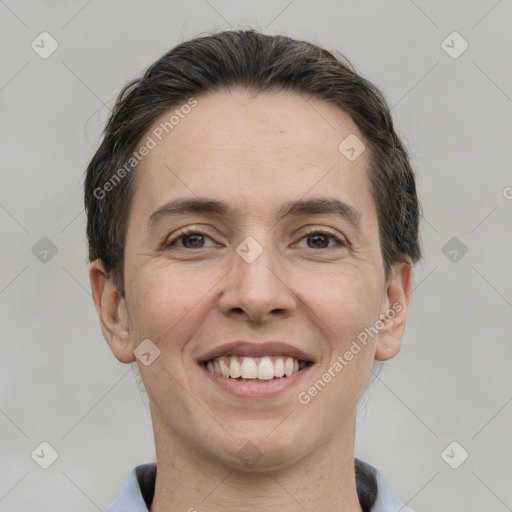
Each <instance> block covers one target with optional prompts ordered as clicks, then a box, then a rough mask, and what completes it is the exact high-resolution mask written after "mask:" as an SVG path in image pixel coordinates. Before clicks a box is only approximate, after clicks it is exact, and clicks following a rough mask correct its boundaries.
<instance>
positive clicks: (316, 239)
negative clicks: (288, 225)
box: [301, 228, 348, 249]
mask: <svg viewBox="0 0 512 512" xmlns="http://www.w3.org/2000/svg"><path fill="white" fill-rule="evenodd" d="M304 239H307V240H308V242H309V241H311V244H309V243H308V249H333V248H334V247H336V246H338V247H347V245H348V244H347V243H346V242H345V241H344V240H343V239H342V238H341V237H340V236H339V234H338V233H337V232H336V231H334V230H333V231H331V230H329V229H326V228H322V229H318V228H312V229H310V230H309V231H308V232H307V233H306V234H305V235H304V236H303V237H302V238H301V240H304ZM329 239H331V240H334V241H335V242H336V243H335V246H334V247H333V246H331V247H329V241H330V240H329Z"/></svg>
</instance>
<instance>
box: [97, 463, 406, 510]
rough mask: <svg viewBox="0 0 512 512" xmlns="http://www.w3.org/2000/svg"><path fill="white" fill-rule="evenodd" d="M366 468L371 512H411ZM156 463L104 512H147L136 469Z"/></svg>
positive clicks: (132, 475) (129, 482) (132, 476)
mask: <svg viewBox="0 0 512 512" xmlns="http://www.w3.org/2000/svg"><path fill="white" fill-rule="evenodd" d="M361 462H362V464H364V465H365V466H366V467H369V468H371V469H373V471H374V472H375V475H376V477H377V487H378V494H377V501H376V502H375V504H374V506H373V507H372V510H371V512H412V511H411V510H410V509H409V508H407V507H406V506H405V505H404V504H403V503H402V502H401V501H400V500H399V499H398V497H397V496H396V495H395V493H394V492H393V491H392V489H391V487H390V486H389V484H388V482H387V480H386V479H385V478H384V475H383V474H382V473H381V472H380V471H379V470H378V469H376V468H374V467H373V466H370V465H369V464H368V463H366V462H363V461H361ZM155 467H156V463H155V462H152V463H149V464H141V465H139V466H136V467H135V468H133V469H132V470H131V472H130V474H129V475H128V478H127V479H126V481H125V483H124V485H123V487H122V489H121V492H120V493H119V495H118V496H117V498H116V499H115V500H114V502H113V503H112V504H111V505H110V506H109V507H108V508H107V509H106V510H105V512H148V508H147V506H146V503H145V502H144V498H143V497H142V492H141V487H140V485H141V483H140V482H139V479H138V478H137V469H138V468H141V469H143V470H144V469H150V468H151V469H155Z"/></svg>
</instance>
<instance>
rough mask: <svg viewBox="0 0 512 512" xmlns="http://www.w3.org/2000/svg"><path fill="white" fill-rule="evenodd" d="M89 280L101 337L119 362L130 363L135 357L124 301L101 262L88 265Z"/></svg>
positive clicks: (97, 261) (96, 261)
mask: <svg viewBox="0 0 512 512" xmlns="http://www.w3.org/2000/svg"><path fill="white" fill-rule="evenodd" d="M89 280H90V282H91V290H92V296H93V299H94V305H95V306H96V311H97V313H98V317H99V320H100V325H101V331H102V332H103V337H104V338H105V340H106V341H107V343H108V344H109V346H110V350H112V353H113V354H114V355H115V356H116V358H117V359H118V360H119V361H121V362H122V363H132V362H133V361H135V355H134V353H133V350H134V347H133V345H132V340H131V336H130V320H129V318H128V310H127V309H126V301H125V299H123V298H122V297H121V294H120V293H119V292H118V291H117V288H116V287H115V286H114V284H113V282H112V280H111V279H110V278H109V276H108V275H107V272H106V271H105V268H104V266H103V263H102V262H101V260H95V261H93V262H92V263H91V264H90V266H89Z"/></svg>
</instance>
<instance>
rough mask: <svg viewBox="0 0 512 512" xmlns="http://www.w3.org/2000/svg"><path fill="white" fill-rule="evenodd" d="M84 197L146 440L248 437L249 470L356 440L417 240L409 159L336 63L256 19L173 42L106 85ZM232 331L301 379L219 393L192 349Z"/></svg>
mask: <svg viewBox="0 0 512 512" xmlns="http://www.w3.org/2000/svg"><path fill="white" fill-rule="evenodd" d="M85 205H86V210H87V215H88V224H87V236H88V242H89V259H90V262H91V266H90V278H91V285H92V289H93V296H94V300H95V303H96V307H97V310H98V314H99V318H100V323H101V327H102V330H103V333H104V336H105V338H106V340H107V341H108V343H109V345H110V348H111V349H112V352H113V353H114V355H115V356H116V357H117V358H118V359H119V360H120V361H122V362H124V363H131V362H134V361H137V364H138V366H139V369H140V372H141V377H142V380H143V382H144V386H145V388H146V390H147V392H148V396H149V399H150V403H151V412H152V416H153V423H154V426H155V424H156V425H157V427H155V428H157V429H158V432H159V434H158V435H157V436H156V437H157V441H158V439H159V438H160V439H163V438H167V439H173V440H179V441H180V443H179V448H178V447H177V448H175V449H176V450H183V451H187V453H189V454H190V453H192V452H194V453H196V454H200V455H201V456H203V457H206V458H209V460H211V461H212V463H217V462H219V461H220V462H222V463H224V464H228V465H231V466H237V467H239V468H242V469H248V468H247V465H244V461H243V457H241V456H240V453H241V451H242V453H243V450H244V449H246V450H247V449H248V448H247V446H248V442H249V441H250V442H251V445H252V446H256V447H257V450H258V452H259V453H260V454H261V455H262V456H261V457H260V458H261V460H259V462H258V464H256V465H252V466H251V470H253V471H256V470H257V469H260V470H266V469H275V468H277V467H278V466H279V467H284V466H286V465H290V464H293V463H294V462H297V461H299V460H301V459H303V458H304V457H311V456H312V454H319V453H327V451H328V450H329V449H330V448H332V444H333V443H338V445H340V446H341V445H342V444H344V443H346V442H348V440H349V439H350V438H351V437H352V438H353V428H354V418H355V406H356V404H357V401H358V400H359V398H360V396H361V394H362V392H363V390H364V388H365V386H366V383H367V382H368V379H369V376H370V374H371V369H372V364H373V362H374V361H375V360H382V361H384V360H387V359H389V358H391V357H393V356H394V355H396V354H397V353H398V351H399V348H400V340H401V338H402V336H403V332H404V329H405V321H406V315H407V307H408V304H409V295H410V292H411V285H412V265H413V264H414V263H415V262H416V261H418V260H419V258H420V245H419V236H418V223H419V205H418V200H417V196H416V189H415V181H414V174H413V171H412V169H411V166H410V163H409V159H408V155H407V152H406V150H405V148H404V146H403V144H402V143H401V141H400V140H399V138H398V136H397V134H396V133H395V130H394V127H393V123H392V119H391V116H390V112H389V108H388V106H387V104H386V102H385V100H384V98H383V96H382V94H381V93H380V92H379V91H378V90H377V89H376V88H375V87H374V86H373V85H372V84H371V83H370V82H368V81H367V80H365V79H364V78H362V77H361V76H360V75H358V74H357V73H356V72H355V71H354V70H353V68H352V66H351V65H350V64H349V63H348V61H346V60H345V59H344V58H342V57H341V56H340V57H336V56H334V55H333V54H332V53H330V52H328V51H327V50H325V49H322V48H319V47H318V46H315V45H313V44H311V43H308V42H304V41H297V40H294V39H291V38H288V37H284V36H268V35H263V34H260V33H257V32H255V31H252V30H250V31H239V32H235V31H233V32H222V33H217V34H214V35H210V36H205V37H201V38H197V39H194V40H191V41H188V42H185V43H182V44H180V45H178V46H177V47H176V48H174V49H172V50H171V51H169V52H168V53H166V54H165V55H164V56H163V57H162V58H160V59H159V60H158V61H157V62H155V63H154V64H153V65H151V66H150V67H149V69H148V70H147V71H146V73H145V74H144V76H143V77H142V78H140V79H137V80H134V81H133V82H131V83H130V84H128V85H127V86H126V87H125V88H124V89H123V90H122V92H121V93H120V95H119V97H118V100H117V102H116V104H115V106H114V109H113V111H112V113H111V116H110V118H109V121H108V123H107V126H106V129H105V133H104V138H103V141H102V143H101V145H100V147H99V149H98V151H97V152H96V154H95V155H94V157H93V159H92V160H91V162H90V164H89V166H88V168H87V175H86V179H85ZM178 207H179V208H178ZM178 210H179V211H178ZM364 333H366V335H365V334H364ZM144 340H150V341H149V345H147V346H146V345H144V347H149V348H145V349H144V350H145V353H147V352H148V350H149V352H150V356H149V357H147V359H146V361H143V360H142V359H141V358H140V353H139V358H136V356H135V354H137V347H139V346H143V345H141V343H142V342H143V341H144ZM239 340H244V341H249V342H251V343H252V344H253V345H258V344H260V345H261V344H263V343H265V342H269V341H279V342H283V343H286V344H289V345H291V346H293V347H294V348H295V349H297V350H300V351H301V352H302V353H303V355H304V357H303V359H307V361H305V362H306V363H307V366H306V368H305V369H304V370H301V372H304V373H303V374H301V372H299V373H298V374H297V377H294V378H296V379H297V384H296V385H293V386H291V387H289V388H288V389H286V390H285V391H283V392H280V393H277V394H275V395H272V396H269V397H267V398H265V399H262V398H258V397H251V398H248V397H247V396H245V395H244V396H242V394H237V393H236V392H232V390H231V391H227V390H226V389H224V388H223V387H222V386H219V385H217V384H215V383H214V382H213V381H211V380H209V379H210V377H209V376H208V375H207V373H206V372H208V370H207V369H206V364H207V361H206V359H205V358H208V356H209V355H211V351H212V350H214V349H218V348H220V347H222V346H223V345H225V344H226V343H230V342H234V341H239ZM146 343H148V342H146ZM230 350H231V351H232V353H235V352H236V350H237V349H236V348H231V349H230ZM275 350H277V352H278V349H272V353H270V354H269V355H271V356H279V353H277V352H276V351H275ZM349 352H350V353H351V354H352V355H350V354H349ZM155 356H157V357H155ZM148 359H149V360H152V362H151V364H145V363H146V362H147V360H148ZM210 359H211V358H210ZM329 375H330V377H329ZM299 376H300V377H299ZM219 378H220V377H219ZM222 378H223V377H222ZM284 378H289V377H284ZM320 381H321V382H320ZM313 388H314V389H316V391H315V390H314V389H313ZM276 411H277V412H276ZM287 418H288V419H287ZM251 449H252V448H251ZM157 450H158V446H157Z"/></svg>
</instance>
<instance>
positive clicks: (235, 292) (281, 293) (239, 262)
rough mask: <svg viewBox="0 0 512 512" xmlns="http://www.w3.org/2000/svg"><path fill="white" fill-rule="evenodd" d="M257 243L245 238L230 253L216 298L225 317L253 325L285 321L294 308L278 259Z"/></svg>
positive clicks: (271, 251) (276, 255)
mask: <svg viewBox="0 0 512 512" xmlns="http://www.w3.org/2000/svg"><path fill="white" fill-rule="evenodd" d="M261 241H262V238H260V239H259V240H256V239H255V238H253V237H249V238H248V239H246V241H244V242H242V243H241V244H240V245H239V246H238V247H237V251H234V254H233V268H232V269H231V271H230V272H229V273H228V274H227V276H226V279H224V280H223V285H224V290H223V293H222V295H221V297H220V308H221V311H222V312H223V313H224V314H225V315H228V316H231V317H234V318H238V319H240V320H245V321H247V320H248V321H250V322H254V323H259V322H266V321H275V320H277V319H283V318H286V317H288V316H290V315H291V314H292V313H293V312H294V311H295V309H296V308H297V302H296V299H295V295H294V293H293V291H292V290H291V288H290V285H289V284H288V282H287V281H288V280H289V279H288V278H287V277H288V276H287V273H286V272H285V268H284V265H283V264H282V261H281V260H280V256H279V255H278V254H276V253H275V251H273V250H272V249H271V248H269V244H265V245H264V244H263V243H261ZM256 255H257V257H256V258H255V259H253V258H254V257H255V256H256Z"/></svg>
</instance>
